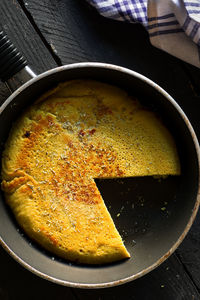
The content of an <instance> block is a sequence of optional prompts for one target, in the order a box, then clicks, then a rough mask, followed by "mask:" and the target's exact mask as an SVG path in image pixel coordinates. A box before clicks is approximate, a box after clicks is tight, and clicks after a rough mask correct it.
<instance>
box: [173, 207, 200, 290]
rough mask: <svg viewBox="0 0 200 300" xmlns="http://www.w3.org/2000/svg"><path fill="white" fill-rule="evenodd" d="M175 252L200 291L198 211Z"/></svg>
mask: <svg viewBox="0 0 200 300" xmlns="http://www.w3.org/2000/svg"><path fill="white" fill-rule="evenodd" d="M177 253H178V255H179V256H180V259H181V261H182V262H183V264H184V266H185V268H186V270H187V272H188V273H189V274H190V276H191V278H192V279H193V281H194V282H195V284H196V286H197V288H198V290H199V291H200V211H199V213H198V215H197V218H196V220H195V222H194V224H193V226H192V228H191V230H190V232H189V234H188V235H187V236H186V238H185V240H184V242H183V244H182V245H180V247H179V248H178V250H177Z"/></svg>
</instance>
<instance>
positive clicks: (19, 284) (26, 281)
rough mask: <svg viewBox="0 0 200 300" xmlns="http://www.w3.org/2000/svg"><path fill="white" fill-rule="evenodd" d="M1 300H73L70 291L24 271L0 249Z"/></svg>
mask: <svg viewBox="0 0 200 300" xmlns="http://www.w3.org/2000/svg"><path fill="white" fill-rule="evenodd" d="M0 265H1V272H0V299H1V300H7V299H9V300H16V299H20V300H27V299H29V300H36V299H37V300H40V299H41V300H42V299H48V300H55V299H70V300H75V299H76V298H75V296H74V295H73V292H72V289H70V288H67V287H64V286H60V285H57V284H54V283H51V282H49V281H47V280H44V279H42V278H40V277H38V276H36V275H34V274H32V273H31V272H29V271H27V270H26V269H24V268H23V267H22V266H21V265H19V264H18V263H17V262H15V261H14V260H13V258H11V257H10V256H9V255H8V254H7V253H6V252H5V251H4V250H3V249H2V248H0Z"/></svg>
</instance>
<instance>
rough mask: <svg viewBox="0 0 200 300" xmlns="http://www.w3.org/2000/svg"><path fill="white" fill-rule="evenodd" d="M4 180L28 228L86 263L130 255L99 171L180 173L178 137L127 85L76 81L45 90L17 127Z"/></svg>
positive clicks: (49, 245) (6, 157) (49, 246)
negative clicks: (107, 201)
mask: <svg viewBox="0 0 200 300" xmlns="http://www.w3.org/2000/svg"><path fill="white" fill-rule="evenodd" d="M2 166H3V167H2V178H3V182H2V188H3V190H4V191H5V195H6V199H7V202H8V204H9V205H10V206H11V208H12V209H13V211H14V213H15V216H16V218H17V220H18V221H19V223H20V224H21V226H22V227H23V228H24V230H25V231H26V232H27V233H28V234H29V235H30V236H31V237H32V238H33V239H35V240H36V241H37V242H39V243H40V244H42V245H43V246H44V247H45V248H46V249H48V250H50V251H53V252H54V253H56V254H58V255H60V256H62V257H64V258H67V259H71V260H73V261H78V262H81V263H92V264H93V263H96V264H98V263H106V262H111V261H115V260H119V259H123V258H127V257H130V255H129V253H128V252H127V250H126V248H125V247H124V245H123V242H122V239H121V237H120V236H119V233H118V232H117V230H116V228H115V226H114V223H113V221H112V219H111V217H110V215H109V213H108V211H107V209H106V207H105V205H104V202H103V200H102V197H101V195H100V193H99V191H98V189H97V187H96V184H95V182H94V178H112V177H129V176H145V175H169V174H172V175H177V174H180V165H179V160H178V155H177V151H176V147H175V144H174V141H173V139H172V137H171V135H170V134H169V132H168V131H167V129H166V128H165V127H164V126H163V125H162V123H161V122H160V120H159V119H158V118H157V117H156V116H155V115H154V114H153V113H152V112H149V111H147V110H145V109H143V108H142V107H141V105H140V104H139V103H138V102H137V101H136V100H133V99H132V98H131V97H129V96H128V95H127V94H126V93H125V92H124V91H122V90H120V89H118V88H116V87H112V86H109V85H106V84H102V83H98V82H95V81H78V80H77V81H71V82H67V83H64V84H61V85H60V86H59V87H58V88H56V89H55V90H53V91H51V92H48V93H47V94H46V95H43V96H42V98H41V99H39V100H38V101H37V103H36V104H35V105H33V106H32V107H31V108H30V109H29V110H28V111H26V112H25V113H24V115H23V116H22V117H21V118H20V119H19V120H18V121H17V123H16V124H15V126H14V127H13V129H12V131H11V133H10V136H9V139H8V141H7V143H6V147H5V151H4V154H3V160H2Z"/></svg>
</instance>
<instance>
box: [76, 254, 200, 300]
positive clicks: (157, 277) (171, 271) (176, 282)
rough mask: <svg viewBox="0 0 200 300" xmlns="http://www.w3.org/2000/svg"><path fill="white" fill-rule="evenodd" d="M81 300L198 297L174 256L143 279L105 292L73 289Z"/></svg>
mask: <svg viewBox="0 0 200 300" xmlns="http://www.w3.org/2000/svg"><path fill="white" fill-rule="evenodd" d="M75 294H76V295H77V297H78V299H80V300H86V299H87V300H90V299H91V300H92V299H101V300H118V299H119V300H121V299H132V300H141V299H142V300H150V299H152V300H157V299H159V300H160V299H162V300H192V299H195V300H197V299H200V294H199V293H198V291H197V290H196V288H195V286H194V285H193V283H192V282H191V280H190V278H189V277H188V276H187V274H186V273H185V272H184V269H183V266H182V264H181V263H180V261H179V260H178V259H177V257H176V256H175V255H173V256H171V257H170V258H169V259H168V260H167V261H166V262H165V263H163V264H162V265H161V266H160V267H159V268H157V269H156V270H154V271H153V272H151V273H149V274H147V275H146V276H144V277H143V278H140V279H137V280H136V281H133V282H132V283H128V284H125V285H123V286H118V287H115V288H108V289H106V290H92V291H88V290H76V291H75Z"/></svg>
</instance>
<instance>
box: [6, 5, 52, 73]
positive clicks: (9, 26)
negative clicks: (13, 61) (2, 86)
mask: <svg viewBox="0 0 200 300" xmlns="http://www.w3.org/2000/svg"><path fill="white" fill-rule="evenodd" d="M0 25H1V27H2V28H3V30H4V31H5V32H6V33H7V34H8V36H9V38H10V39H11V40H12V42H13V43H14V44H15V45H16V47H17V48H18V49H19V51H21V52H22V53H23V54H24V56H25V57H26V58H27V60H28V63H29V65H30V66H31V68H32V69H33V70H34V71H35V72H36V73H41V72H43V71H46V70H48V69H50V68H53V67H55V66H57V64H56V63H55V61H54V59H53V58H52V55H51V54H50V53H49V51H48V50H47V48H46V47H45V46H44V45H43V43H42V42H41V38H40V37H39V35H38V34H37V33H36V32H35V30H34V28H33V27H32V25H31V24H30V22H29V20H28V19H27V17H26V15H25V14H24V12H23V11H22V9H21V7H20V5H19V4H18V3H17V1H16V0H1V1H0Z"/></svg>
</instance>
